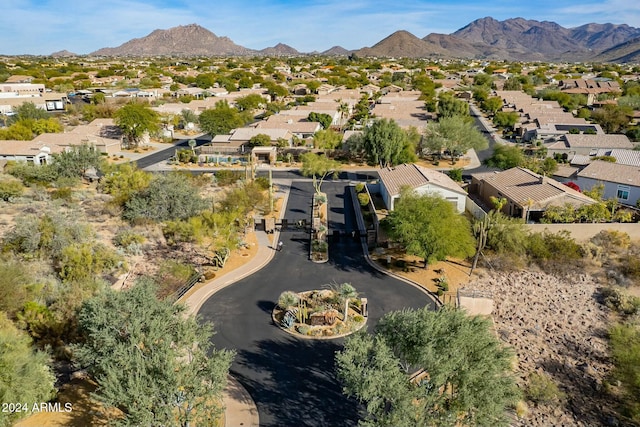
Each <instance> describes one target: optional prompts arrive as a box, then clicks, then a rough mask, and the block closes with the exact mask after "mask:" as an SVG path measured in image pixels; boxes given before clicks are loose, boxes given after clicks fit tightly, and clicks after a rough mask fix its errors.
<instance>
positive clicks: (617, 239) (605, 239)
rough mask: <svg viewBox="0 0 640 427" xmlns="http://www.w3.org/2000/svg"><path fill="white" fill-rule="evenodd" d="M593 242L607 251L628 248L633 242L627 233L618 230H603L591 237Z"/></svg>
mask: <svg viewBox="0 0 640 427" xmlns="http://www.w3.org/2000/svg"><path fill="white" fill-rule="evenodd" d="M591 243H593V244H595V245H597V246H600V247H602V249H604V250H606V251H607V252H611V251H619V250H626V249H628V248H629V245H630V244H631V238H630V237H629V235H628V234H627V233H624V232H620V231H616V230H602V231H600V232H599V233H598V234H596V235H595V236H593V237H592V238H591Z"/></svg>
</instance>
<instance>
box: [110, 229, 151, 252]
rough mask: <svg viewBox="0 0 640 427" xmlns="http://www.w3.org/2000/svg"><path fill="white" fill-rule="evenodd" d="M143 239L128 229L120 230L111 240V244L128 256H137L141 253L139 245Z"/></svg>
mask: <svg viewBox="0 0 640 427" xmlns="http://www.w3.org/2000/svg"><path fill="white" fill-rule="evenodd" d="M144 241H145V238H144V236H143V235H141V234H137V233H134V232H133V231H132V230H130V229H124V230H120V231H119V232H118V233H117V234H116V235H115V236H114V238H113V244H114V245H116V246H119V247H121V248H122V249H124V251H125V252H126V253H128V254H132V255H138V254H140V253H141V251H142V249H141V245H142V244H143V243H144Z"/></svg>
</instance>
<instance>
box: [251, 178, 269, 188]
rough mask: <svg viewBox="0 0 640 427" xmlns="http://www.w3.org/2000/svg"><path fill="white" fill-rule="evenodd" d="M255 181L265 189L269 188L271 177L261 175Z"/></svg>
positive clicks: (259, 186)
mask: <svg viewBox="0 0 640 427" xmlns="http://www.w3.org/2000/svg"><path fill="white" fill-rule="evenodd" d="M253 182H254V183H255V184H256V185H257V186H258V188H259V189H261V190H263V191H264V190H268V189H269V178H267V177H266V176H259V177H257V178H256V179H255V180H254V181H253Z"/></svg>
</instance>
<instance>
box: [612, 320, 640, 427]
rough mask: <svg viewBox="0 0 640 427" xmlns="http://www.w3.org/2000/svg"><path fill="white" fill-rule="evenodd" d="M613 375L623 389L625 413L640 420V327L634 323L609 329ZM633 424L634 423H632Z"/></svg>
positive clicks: (637, 420) (635, 419) (636, 420)
mask: <svg viewBox="0 0 640 427" xmlns="http://www.w3.org/2000/svg"><path fill="white" fill-rule="evenodd" d="M609 339H610V345H611V355H612V357H613V361H614V365H615V367H614V369H613V377H614V378H615V379H617V380H618V381H620V383H621V385H622V390H623V392H624V393H623V398H624V409H625V415H627V416H628V417H629V418H631V419H632V420H633V421H634V422H636V423H638V422H640V403H639V402H638V396H639V395H640V328H639V327H638V326H637V325H634V324H619V325H615V326H614V327H613V328H611V330H610V331H609ZM634 425H635V424H634Z"/></svg>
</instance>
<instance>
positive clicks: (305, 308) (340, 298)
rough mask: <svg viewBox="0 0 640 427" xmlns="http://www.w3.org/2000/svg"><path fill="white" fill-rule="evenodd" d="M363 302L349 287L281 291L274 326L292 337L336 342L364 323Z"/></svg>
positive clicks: (347, 285) (275, 311)
mask: <svg viewBox="0 0 640 427" xmlns="http://www.w3.org/2000/svg"><path fill="white" fill-rule="evenodd" d="M367 310H368V309H367V299H366V298H358V293H357V292H356V289H355V288H354V287H353V286H351V284H349V283H343V284H341V285H332V286H329V287H328V288H327V289H322V290H317V289H315V290H310V291H303V292H293V291H285V292H283V293H282V294H280V297H279V298H278V304H277V305H276V307H275V308H274V309H273V312H272V318H273V321H274V322H275V324H276V325H278V326H280V327H281V328H282V329H284V330H285V331H287V332H290V333H292V334H294V335H299V336H302V337H309V338H318V339H322V338H325V339H326V338H338V337H343V336H346V335H349V334H351V333H353V332H355V331H357V330H359V329H360V328H362V327H363V326H364V325H365V324H366V321H367V315H368V313H367Z"/></svg>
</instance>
